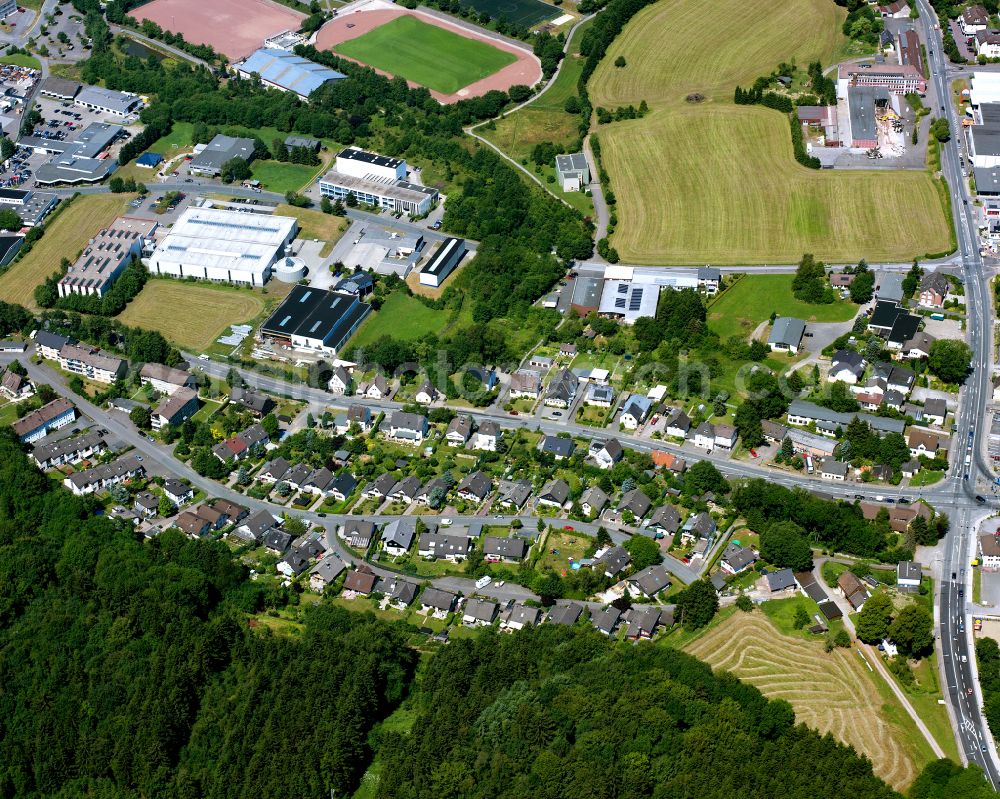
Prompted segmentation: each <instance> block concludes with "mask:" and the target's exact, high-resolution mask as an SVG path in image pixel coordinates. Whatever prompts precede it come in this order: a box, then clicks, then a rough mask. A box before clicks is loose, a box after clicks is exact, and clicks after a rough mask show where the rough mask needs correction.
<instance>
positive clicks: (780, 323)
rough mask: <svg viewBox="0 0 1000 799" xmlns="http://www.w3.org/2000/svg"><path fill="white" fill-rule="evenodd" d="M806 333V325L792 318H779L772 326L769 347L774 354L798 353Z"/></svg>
mask: <svg viewBox="0 0 1000 799" xmlns="http://www.w3.org/2000/svg"><path fill="white" fill-rule="evenodd" d="M805 332H806V323H805V322H803V321H802V320H801V319H795V318H794V317H791V316H779V317H778V318H777V319H775V320H774V324H773V325H772V326H771V335H770V336H768V339H767V345H768V346H769V347H770V348H771V351H772V352H791V353H793V354H794V353H797V352H798V351H799V345H800V344H801V343H802V336H804V335H805Z"/></svg>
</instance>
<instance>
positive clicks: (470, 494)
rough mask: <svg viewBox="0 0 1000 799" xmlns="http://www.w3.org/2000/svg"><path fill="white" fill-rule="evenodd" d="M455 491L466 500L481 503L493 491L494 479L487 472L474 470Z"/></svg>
mask: <svg viewBox="0 0 1000 799" xmlns="http://www.w3.org/2000/svg"><path fill="white" fill-rule="evenodd" d="M455 493H456V494H458V496H460V497H461V498H462V499H464V500H465V501H466V502H476V503H479V502H482V501H483V500H485V499H486V497H488V496H489V495H490V494H491V493H493V481H492V480H491V479H490V476H489V475H488V474H486V473H485V472H472V473H471V474H468V475H466V476H465V479H463V480H462V482H461V483H459V484H458V488H456V489H455Z"/></svg>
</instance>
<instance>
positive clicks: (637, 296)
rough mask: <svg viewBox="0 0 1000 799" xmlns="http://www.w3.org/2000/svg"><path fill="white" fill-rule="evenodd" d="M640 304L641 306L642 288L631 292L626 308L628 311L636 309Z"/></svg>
mask: <svg viewBox="0 0 1000 799" xmlns="http://www.w3.org/2000/svg"><path fill="white" fill-rule="evenodd" d="M641 306H642V289H641V288H639V289H636V290H635V291H633V292H632V297H631V298H630V299H629V302H628V309H629V310H630V311H638V310H639V308H640V307H641Z"/></svg>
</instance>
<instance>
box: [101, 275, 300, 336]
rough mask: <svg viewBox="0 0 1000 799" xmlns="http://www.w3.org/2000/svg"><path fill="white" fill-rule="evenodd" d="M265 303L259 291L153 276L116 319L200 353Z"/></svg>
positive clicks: (261, 309)
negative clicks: (230, 327)
mask: <svg viewBox="0 0 1000 799" xmlns="http://www.w3.org/2000/svg"><path fill="white" fill-rule="evenodd" d="M281 285H282V284H276V286H279V287H280V286H281ZM264 305H265V297H264V295H262V294H261V293H260V291H259V290H254V291H249V290H245V289H233V288H226V287H222V286H212V285H208V284H205V283H187V282H183V281H174V280H162V279H154V280H150V281H149V282H148V283H146V285H145V286H144V287H143V289H142V291H140V292H139V296H138V297H136V298H135V299H134V300H132V302H130V303H129V304H128V307H127V308H126V309H125V310H124V311H122V312H121V313H120V314H119V315H118V317H117V318H118V320H119V321H121V322H124V323H125V324H127V325H131V326H133V327H142V328H145V329H147V330H158V331H159V332H160V333H162V334H163V335H164V336H165V337H166V338H167V339H168V340H169V341H171V342H173V343H174V344H176V345H178V346H180V347H183V348H185V349H188V350H193V351H194V352H195V353H199V352H201V351H202V350H205V349H207V348H208V346H209V345H210V344H211V343H212V342H213V341H215V340H216V339H217V338H218V337H219V336H220V335H222V333H223V332H225V330H226V329H227V328H228V327H229V325H232V324H240V323H243V322H249V321H250V320H251V319H253V318H254V317H256V316H257V315H258V314H260V313H261V312H262V311H263V310H264Z"/></svg>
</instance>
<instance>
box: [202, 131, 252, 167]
mask: <svg viewBox="0 0 1000 799" xmlns="http://www.w3.org/2000/svg"><path fill="white" fill-rule="evenodd" d="M255 147H256V145H255V144H254V140H253V139H241V138H234V137H233V136H225V135H223V134H221V133H219V134H217V135H216V136H215V138H214V139H212V141H210V142H209V143H208V144H207V145H206V146H205V148H204V149H203V150H202V151H201V152H200V153H198V155H196V156H195V157H194V158H193V159H192V160H191V161H190V163H189V165H188V170H189V171H190V172H191V173H192V174H195V175H208V176H210V177H217V176H218V175H219V174H220V173H221V172H222V166H223V164H225V163H226V161H230V160H232V159H233V158H239V159H241V160H243V161H248V162H249V161H252V160H253V157H254V149H255Z"/></svg>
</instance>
